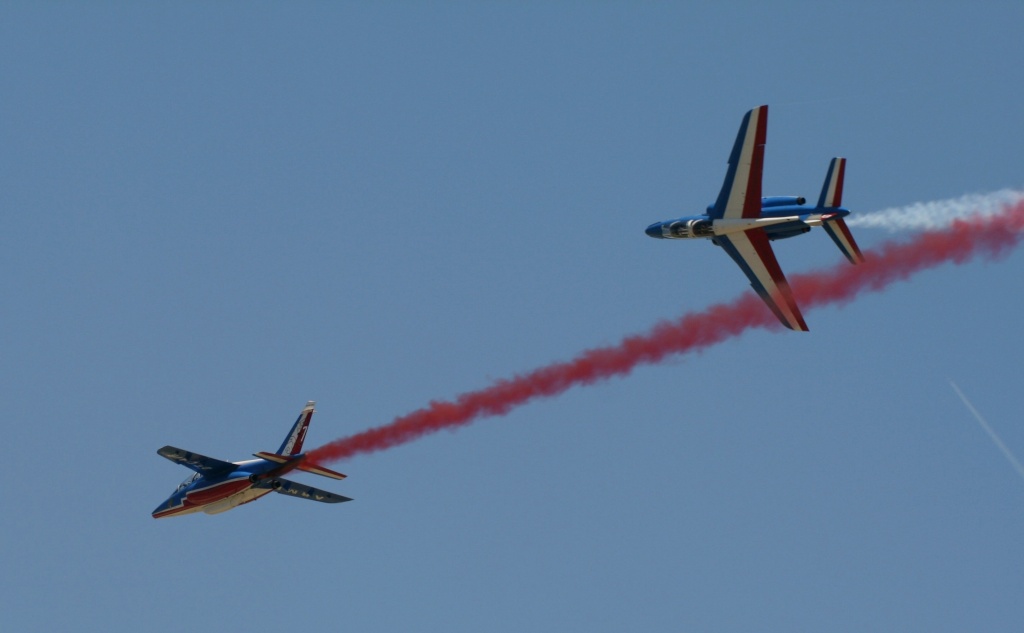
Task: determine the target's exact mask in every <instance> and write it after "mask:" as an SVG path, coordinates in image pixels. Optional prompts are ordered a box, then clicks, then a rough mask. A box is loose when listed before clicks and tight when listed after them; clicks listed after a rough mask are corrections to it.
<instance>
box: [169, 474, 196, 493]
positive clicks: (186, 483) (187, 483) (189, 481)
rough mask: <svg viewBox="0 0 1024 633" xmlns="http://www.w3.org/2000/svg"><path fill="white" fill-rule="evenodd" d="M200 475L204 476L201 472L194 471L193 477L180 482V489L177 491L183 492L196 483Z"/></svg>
mask: <svg viewBox="0 0 1024 633" xmlns="http://www.w3.org/2000/svg"><path fill="white" fill-rule="evenodd" d="M200 477H202V475H201V474H200V473H193V474H192V476H191V477H189V478H188V479H186V480H185V481H183V482H181V483H180V484H178V489H177V490H176V491H175V492H181V491H182V490H184V489H185V488H188V487H189V486H191V485H192V484H194V483H195V482H196V480H197V479H199V478H200Z"/></svg>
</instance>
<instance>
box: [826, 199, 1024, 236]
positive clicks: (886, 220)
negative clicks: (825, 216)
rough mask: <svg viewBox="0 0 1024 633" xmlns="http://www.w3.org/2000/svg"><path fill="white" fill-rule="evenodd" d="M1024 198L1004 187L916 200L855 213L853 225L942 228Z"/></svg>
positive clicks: (904, 228) (865, 226)
mask: <svg viewBox="0 0 1024 633" xmlns="http://www.w3.org/2000/svg"><path fill="white" fill-rule="evenodd" d="M1021 200H1024V191H1019V190H1015V189H1001V190H1000V191H995V192H992V193H972V194H968V195H966V196H960V197H959V198H950V199H948V200H935V201H933V202H917V203H914V204H911V205H908V206H905V207H892V208H889V209H883V210H881V211H874V212H872V213H864V214H856V213H855V214H852V215H851V216H850V217H849V218H848V219H847V221H846V222H847V224H849V225H850V226H851V227H858V228H866V229H885V230H887V231H890V232H893V233H895V232H896V231H927V230H933V229H941V228H945V227H947V226H949V225H950V224H952V223H953V220H956V219H961V218H966V217H971V216H981V217H984V216H988V215H994V214H996V213H999V212H1000V211H1002V210H1003V209H1005V208H1006V207H1007V206H1009V205H1012V204H1016V203H1017V202H1019V201H1021Z"/></svg>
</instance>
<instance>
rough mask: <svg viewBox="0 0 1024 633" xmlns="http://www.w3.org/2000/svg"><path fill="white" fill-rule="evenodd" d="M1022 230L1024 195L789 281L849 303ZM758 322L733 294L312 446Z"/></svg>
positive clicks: (757, 306) (996, 246)
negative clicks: (858, 260)
mask: <svg viewBox="0 0 1024 633" xmlns="http://www.w3.org/2000/svg"><path fill="white" fill-rule="evenodd" d="M1022 231H1024V201H1020V202H1017V203H1016V204H1013V205H1009V206H1005V207H1004V208H1003V210H1002V211H1001V212H1000V213H998V214H995V215H990V216H988V217H982V218H976V219H974V220H972V221H970V222H967V221H963V220H955V221H954V222H953V224H952V225H951V226H950V227H949V228H947V229H944V230H940V231H929V232H926V233H922V234H920V235H918V236H916V237H914V238H913V239H911V240H910V241H909V242H905V243H896V242H889V243H885V244H883V245H882V246H880V247H878V248H875V249H873V250H869V251H865V252H864V256H865V259H866V261H865V262H864V263H863V264H860V265H858V266H851V265H849V264H848V263H846V262H843V263H842V264H839V265H837V266H835V267H834V268H832V269H831V270H826V271H824V272H819V273H811V274H804V275H795V276H793V277H792V278H791V280H790V281H791V283H790V285H791V286H792V288H793V292H794V294H795V296H796V299H797V303H798V304H800V306H801V307H803V308H815V307H818V306H824V305H830V304H844V303H846V302H848V301H851V300H853V299H854V298H855V297H856V296H857V295H859V294H860V293H862V292H867V291H879V290H883V289H884V288H886V287H887V286H888V285H889V284H891V283H893V282H894V281H899V280H902V279H906V278H907V277H910V276H911V275H913V274H914V273H917V272H920V271H922V270H925V269H928V268H931V267H933V266H937V265H939V264H943V263H947V262H951V263H955V264H962V263H964V262H966V261H968V260H970V259H971V258H972V257H976V256H978V255H984V256H988V257H992V258H994V257H998V256H1000V255H1004V254H1006V253H1008V252H1009V251H1010V250H1012V249H1013V248H1014V247H1015V246H1016V245H1017V244H1018V243H1019V242H1020V240H1021V238H1022V236H1024V233H1022ZM753 328H768V329H773V330H779V331H781V330H782V327H781V326H780V325H779V322H778V320H777V319H776V318H775V316H774V315H773V314H772V313H771V311H770V310H769V309H768V308H767V306H765V304H764V303H763V302H762V301H761V299H760V298H758V297H757V295H755V294H754V293H745V294H744V295H742V296H741V297H740V298H738V299H736V300H734V301H732V302H731V303H723V304H718V305H714V306H711V307H710V308H707V309H706V310H704V311H702V312H694V313H690V314H686V315H683V316H682V317H680V318H678V319H676V320H674V321H666V322H663V323H660V324H658V325H656V326H654V328H652V329H651V330H650V331H649V332H647V333H644V334H638V335H634V336H630V337H627V338H625V339H623V340H622V341H621V342H620V343H618V344H617V345H612V346H609V347H600V348H596V349H591V350H588V351H584V352H582V353H581V354H580V355H579V356H577V357H576V358H574V359H572V360H568V361H564V362H558V363H553V364H550V365H547V366H545V367H541V368H539V369H535V370H533V371H530V372H528V373H525V374H520V375H518V376H514V377H512V378H507V379H503V380H498V381H496V382H495V383H494V384H493V385H491V386H489V387H485V388H483V389H480V390H477V391H470V392H467V393H464V394H462V395H460V396H458V397H456V398H455V399H454V400H450V401H443V400H436V401H433V402H431V403H430V404H428V405H427V406H426V407H424V408H422V409H419V410H417V411H413V412H412V413H409V414H407V415H404V416H401V417H399V418H396V419H395V420H394V421H392V422H391V423H390V424H385V425H383V426H379V427H376V428H372V429H369V430H367V431H363V432H362V433H358V434H356V435H353V436H350V437H346V438H342V439H339V440H335V441H333V442H330V443H329V444H325V445H324V446H321V447H319V448H317V449H315V450H313V451H311V452H310V454H309V457H310V459H311V460H312V461H315V462H316V461H319V462H329V461H334V460H338V459H344V458H347V457H351V456H353V455H356V454H360V453H369V452H373V451H379V450H383V449H386V448H390V447H392V446H397V445H399V444H404V443H406V442H410V441H412V440H415V439H418V438H420V437H422V436H423V435H426V434H428V433H434V432H436V431H439V430H441V429H451V428H455V427H458V426H461V425H465V424H468V423H470V422H473V421H474V420H477V419H479V418H481V417H485V416H493V415H503V414H505V413H508V412H509V411H511V410H512V409H514V408H516V407H519V406H522V405H524V404H526V403H527V402H530V401H532V400H535V399H537V398H544V397H550V396H555V395H558V394H560V393H562V392H564V391H566V390H567V389H569V388H571V387H574V386H578V385H589V384H592V383H594V382H597V381H599V380H606V379H608V378H611V377H613V376H625V375H627V374H629V373H630V372H631V371H633V369H634V368H635V367H637V366H638V365H649V364H653V363H659V362H661V361H662V360H665V359H666V358H668V357H673V356H676V355H679V354H685V353H689V352H694V351H699V350H704V349H707V348H709V347H711V346H713V345H716V344H718V343H721V342H722V341H725V340H727V339H730V338H733V337H736V336H739V335H740V334H742V333H744V332H746V331H747V330H750V329H753Z"/></svg>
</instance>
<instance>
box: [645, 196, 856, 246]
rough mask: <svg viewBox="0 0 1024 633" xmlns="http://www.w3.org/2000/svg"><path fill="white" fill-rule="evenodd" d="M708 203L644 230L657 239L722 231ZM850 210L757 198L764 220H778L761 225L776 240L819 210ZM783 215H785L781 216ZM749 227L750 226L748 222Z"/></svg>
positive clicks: (813, 221)
mask: <svg viewBox="0 0 1024 633" xmlns="http://www.w3.org/2000/svg"><path fill="white" fill-rule="evenodd" d="M710 212H711V207H710V206H709V207H708V213H706V214H704V215H691V216H686V217H682V218H676V219H674V220H666V221H664V222H655V223H654V224H652V225H650V226H648V227H647V229H646V230H645V233H647V235H649V236H651V237H656V238H659V239H693V238H712V239H714V237H715V235H719V234H721V233H724V231H720V230H719V229H718V228H716V226H715V223H716V221H715V220H712V219H711V216H710ZM849 213H850V212H849V211H848V210H847V209H844V208H841V207H832V208H827V209H826V208H821V207H817V206H807V205H806V204H805V200H804V198H801V197H796V196H777V197H773V198H761V215H760V218H761V219H764V220H771V219H778V220H779V222H774V223H766V224H764V225H762V226H760V227H759V228H761V229H763V230H764V232H765V233H766V234H767V236H768V239H770V240H780V239H785V238H787V237H794V236H796V235H801V234H803V233H807V232H808V231H810V230H811V227H814V226H819V225H820V224H821V216H822V214H828V215H831V216H835V215H837V216H839V217H845V216H846V215H848V214H849ZM784 218H788V219H786V220H784ZM750 228H754V227H753V226H751V227H750Z"/></svg>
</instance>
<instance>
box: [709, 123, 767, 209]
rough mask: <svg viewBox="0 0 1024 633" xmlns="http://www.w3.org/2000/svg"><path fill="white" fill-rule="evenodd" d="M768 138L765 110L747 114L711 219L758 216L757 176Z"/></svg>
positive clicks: (759, 195) (759, 173)
mask: <svg viewBox="0 0 1024 633" xmlns="http://www.w3.org/2000/svg"><path fill="white" fill-rule="evenodd" d="M767 137H768V106H766V105H763V106H758V107H756V108H754V109H753V110H751V111H750V112H747V114H746V115H745V116H744V117H743V123H741V124H740V131H739V132H738V133H737V134H736V142H735V143H734V144H733V147H732V153H731V154H730V155H729V169H728V171H726V173H725V181H724V182H723V183H722V190H721V191H720V192H719V193H718V200H716V201H715V206H714V207H713V208H712V209H711V214H710V215H711V218H712V219H716V220H717V219H737V218H756V217H759V216H760V215H761V173H762V171H763V170H764V144H765V140H766V139H767Z"/></svg>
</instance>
